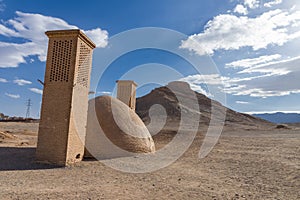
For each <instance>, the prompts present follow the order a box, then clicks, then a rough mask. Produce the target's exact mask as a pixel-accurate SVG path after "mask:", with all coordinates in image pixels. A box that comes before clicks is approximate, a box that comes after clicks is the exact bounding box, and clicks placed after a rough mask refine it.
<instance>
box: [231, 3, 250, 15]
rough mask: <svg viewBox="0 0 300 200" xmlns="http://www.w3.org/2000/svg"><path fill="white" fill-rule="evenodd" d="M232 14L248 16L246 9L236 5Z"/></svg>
mask: <svg viewBox="0 0 300 200" xmlns="http://www.w3.org/2000/svg"><path fill="white" fill-rule="evenodd" d="M233 12H235V13H239V14H243V15H247V14H248V10H247V8H246V7H244V6H243V5H241V4H238V5H237V6H236V7H235V8H234V10H233Z"/></svg>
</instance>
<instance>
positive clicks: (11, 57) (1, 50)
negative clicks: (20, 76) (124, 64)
mask: <svg viewBox="0 0 300 200" xmlns="http://www.w3.org/2000/svg"><path fill="white" fill-rule="evenodd" d="M16 15H17V17H15V18H14V19H10V20H8V21H7V22H2V24H0V35H3V36H5V37H16V38H22V39H24V40H27V41H28V42H25V43H9V42H0V68H1V67H2V68H5V67H17V66H18V65H19V64H21V63H26V59H25V58H28V57H29V56H35V55H36V56H38V58H39V60H40V61H45V60H46V52H47V42H48V38H47V36H46V35H45V34H44V32H45V31H48V30H62V29H77V26H74V25H70V24H68V23H67V22H65V21H64V20H62V19H59V18H55V17H50V16H44V15H40V14H32V13H23V12H19V11H17V12H16ZM84 32H85V33H86V34H87V35H88V36H89V37H90V38H91V39H92V41H94V42H95V43H96V45H97V47H105V46H106V45H107V39H108V33H107V31H105V30H101V29H100V28H96V29H93V30H86V31H84Z"/></svg>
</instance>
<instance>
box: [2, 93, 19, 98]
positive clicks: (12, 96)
mask: <svg viewBox="0 0 300 200" xmlns="http://www.w3.org/2000/svg"><path fill="white" fill-rule="evenodd" d="M5 95H6V96H8V97H10V98H13V99H19V98H20V97H21V96H20V95H19V94H9V93H5Z"/></svg>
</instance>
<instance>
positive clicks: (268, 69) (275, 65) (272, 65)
mask: <svg viewBox="0 0 300 200" xmlns="http://www.w3.org/2000/svg"><path fill="white" fill-rule="evenodd" d="M270 61H271V60H270ZM299 65H300V56H297V57H292V58H288V59H282V60H277V61H271V62H267V63H257V64H256V65H252V66H248V67H247V68H246V69H244V70H242V71H240V72H239V73H254V72H257V73H271V74H274V72H277V74H282V75H285V74H288V73H290V72H296V71H299V70H300V69H299ZM279 72H281V73H279Z"/></svg>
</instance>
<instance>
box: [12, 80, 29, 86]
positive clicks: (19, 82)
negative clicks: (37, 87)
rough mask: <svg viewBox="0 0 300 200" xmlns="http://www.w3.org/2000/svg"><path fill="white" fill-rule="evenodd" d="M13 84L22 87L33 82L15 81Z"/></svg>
mask: <svg viewBox="0 0 300 200" xmlns="http://www.w3.org/2000/svg"><path fill="white" fill-rule="evenodd" d="M13 82H14V83H15V84H18V85H20V86H23V85H30V84H32V82H31V81H27V80H24V79H15V80H14V81H13Z"/></svg>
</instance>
